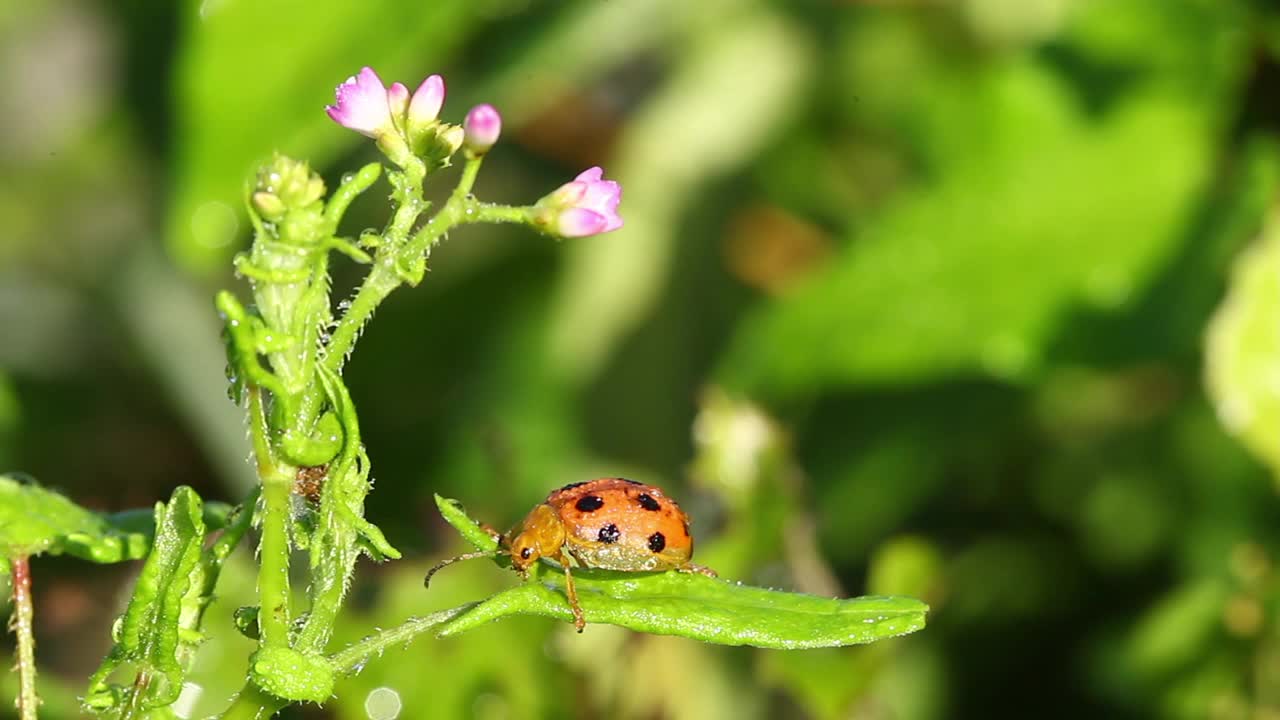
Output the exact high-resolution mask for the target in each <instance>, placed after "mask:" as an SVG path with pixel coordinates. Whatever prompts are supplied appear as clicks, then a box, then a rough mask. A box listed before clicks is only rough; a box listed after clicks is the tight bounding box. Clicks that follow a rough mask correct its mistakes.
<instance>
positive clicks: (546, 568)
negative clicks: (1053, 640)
mask: <svg viewBox="0 0 1280 720" xmlns="http://www.w3.org/2000/svg"><path fill="white" fill-rule="evenodd" d="M436 504H437V505H438V506H439V507H440V512H441V514H442V515H444V517H445V520H446V521H448V522H449V524H450V525H453V526H454V527H455V528H457V529H458V531H459V532H460V533H462V535H463V537H465V538H466V539H467V540H468V541H469V542H471V543H472V544H474V545H475V546H476V547H478V548H480V549H483V550H492V549H494V548H495V547H496V543H495V541H494V539H493V538H492V536H490V535H489V534H488V533H487V532H485V530H484V529H483V528H482V527H481V526H480V525H479V524H478V523H476V522H475V521H474V520H472V519H471V518H469V517H467V515H466V513H465V512H464V511H463V510H462V507H461V505H459V504H458V503H457V502H456V501H454V500H448V499H445V498H441V497H439V496H436ZM532 574H533V576H534V579H533V581H531V582H527V583H524V584H522V585H520V586H519V587H515V588H512V589H510V590H505V591H503V592H500V593H498V594H497V595H494V596H493V597H490V598H489V599H487V600H485V601H484V602H482V603H480V604H479V605H477V606H475V607H474V608H472V609H471V610H469V611H467V612H465V613H463V614H461V615H459V616H458V617H456V618H454V619H452V620H450V621H448V622H446V623H445V624H444V625H442V626H441V629H440V632H439V635H440V636H441V637H448V636H450V635H456V634H458V633H461V632H465V631H467V630H471V629H473V628H475V627H478V626H480V625H483V624H485V623H487V622H491V621H493V620H497V619H499V618H502V617H506V616H508V615H543V616H546V617H551V618H557V619H560V620H565V621H572V620H573V613H572V612H571V611H570V609H569V603H568V600H567V599H566V597H565V594H564V590H563V587H564V577H563V575H562V574H561V571H560V570H559V569H558V568H556V567H555V566H553V565H551V564H549V563H542V564H541V565H539V566H538V567H536V568H534V569H533V570H532ZM573 577H574V584H575V586H576V587H577V591H578V597H579V600H580V602H581V605H582V610H583V613H584V614H585V615H586V619H587V622H588V623H608V624H611V625H620V626H622V627H626V628H630V629H632V630H636V631H639V632H647V633H653V634H656V635H679V636H681V637H687V638H693V639H695V640H702V641H705V642H713V643H720V644H723V645H752V646H755V647H764V648H776V649H784V650H794V649H802V648H818V647H836V646H842V645H854V644H860V643H869V642H874V641H876V640H882V639H884V638H890V637H896V636H898V635H905V634H907V633H910V632H914V631H916V630H919V629H921V628H923V627H924V625H925V615H926V613H927V612H928V610H929V607H928V606H927V605H925V604H924V603H922V602H920V601H919V600H915V599H913V598H906V597H880V596H871V597H861V598H853V599H849V600H841V599H836V598H823V597H817V596H814V595H805V594H802V593H790V592H783V591H780V590H768V589H765V588H757V587H751V586H749V585H742V584H740V583H734V582H731V581H728V580H722V579H715V578H709V577H706V576H703V575H698V574H693V573H681V572H663V573H629V572H612V571H607V570H585V569H578V570H575V571H574V575H573Z"/></svg>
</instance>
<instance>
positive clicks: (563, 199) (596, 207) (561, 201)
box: [533, 167, 622, 238]
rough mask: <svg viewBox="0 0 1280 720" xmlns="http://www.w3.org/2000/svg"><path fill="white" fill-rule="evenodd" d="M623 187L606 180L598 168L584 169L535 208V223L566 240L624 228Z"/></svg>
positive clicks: (545, 230)
mask: <svg viewBox="0 0 1280 720" xmlns="http://www.w3.org/2000/svg"><path fill="white" fill-rule="evenodd" d="M621 201H622V186H621V185H619V184H618V183H617V182H615V181H613V180H605V179H604V171H603V170H601V169H600V168H598V167H593V168H590V169H589V170H584V171H583V172H582V173H580V174H579V175H578V177H576V178H574V179H573V181H572V182H568V183H565V184H564V185H561V186H560V187H558V188H556V189H555V190H554V191H552V192H551V193H550V194H548V195H547V196H546V197H544V198H542V199H541V200H539V201H538V203H537V205H535V206H534V213H533V223H534V225H536V226H538V227H539V228H541V229H542V230H543V232H547V233H550V234H552V235H558V236H560V237H563V238H572V237H586V236H588V235H596V234H598V233H602V232H609V231H610V230H617V229H618V228H620V227H622V217H621V216H619V215H618V203H620V202H621Z"/></svg>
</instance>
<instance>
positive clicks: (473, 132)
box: [462, 104, 502, 155]
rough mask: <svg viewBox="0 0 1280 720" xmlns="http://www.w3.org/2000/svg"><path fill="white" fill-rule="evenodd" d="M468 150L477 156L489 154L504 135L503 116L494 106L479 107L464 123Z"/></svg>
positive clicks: (472, 110) (475, 108)
mask: <svg viewBox="0 0 1280 720" xmlns="http://www.w3.org/2000/svg"><path fill="white" fill-rule="evenodd" d="M462 127H463V130H464V131H465V142H466V146H467V150H469V151H470V152H471V153H473V154H475V155H483V154H485V153H487V152H489V148H491V147H493V144H494V143H496V142H498V136H499V135H500V134H501V133H502V116H501V115H499V114H498V111H497V110H495V109H494V107H493V106H492V105H488V104H485V105H477V106H475V107H473V108H471V111H470V112H468V113H467V118H466V120H464V121H463V122H462Z"/></svg>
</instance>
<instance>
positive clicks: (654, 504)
mask: <svg viewBox="0 0 1280 720" xmlns="http://www.w3.org/2000/svg"><path fill="white" fill-rule="evenodd" d="M636 502H638V503H640V507H642V508H644V509H645V510H649V511H653V512H656V511H658V510H661V509H662V506H661V505H659V504H658V501H657V500H654V499H653V498H651V497H649V495H648V494H647V493H640V494H639V495H638V496H636Z"/></svg>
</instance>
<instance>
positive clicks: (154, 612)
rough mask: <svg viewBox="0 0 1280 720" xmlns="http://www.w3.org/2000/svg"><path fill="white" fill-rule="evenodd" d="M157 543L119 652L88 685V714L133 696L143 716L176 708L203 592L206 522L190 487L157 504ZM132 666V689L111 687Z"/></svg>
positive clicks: (117, 635)
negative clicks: (117, 675) (136, 673)
mask: <svg viewBox="0 0 1280 720" xmlns="http://www.w3.org/2000/svg"><path fill="white" fill-rule="evenodd" d="M155 526H156V528H157V530H156V538H155V543H154V545H153V548H152V552H151V554H150V555H148V556H147V561H146V563H145V564H144V565H143V567H142V573H141V574H140V575H139V576H138V581H137V584H136V585H135V586H134V590H133V596H132V597H131V598H130V600H129V607H128V609H127V610H126V611H125V614H124V616H123V617H122V618H121V619H120V620H119V622H118V624H117V626H116V627H115V628H114V630H113V632H112V635H113V637H114V640H115V646H114V647H113V648H112V650H111V653H110V655H108V656H107V659H106V660H104V661H103V663H102V665H101V666H100V667H99V668H98V671H97V672H95V673H94V675H93V677H92V678H91V680H90V684H89V691H88V692H87V693H86V698H85V703H86V706H87V707H90V708H106V707H111V706H113V705H117V704H119V703H120V702H122V701H124V700H125V698H127V697H130V695H131V694H132V693H144V694H145V696H144V697H142V698H137V699H134V700H132V702H133V703H134V704H135V705H137V706H139V707H144V708H156V707H162V706H165V705H168V704H170V703H172V702H173V701H174V700H175V699H177V697H178V693H179V692H180V691H181V690H182V678H183V673H184V667H183V663H184V660H185V659H186V654H187V651H188V650H189V649H190V648H191V647H194V645H195V642H196V641H198V636H197V634H196V630H197V628H196V627H195V625H194V623H196V622H198V619H199V613H200V609H201V605H200V600H201V597H200V596H201V595H202V593H203V591H204V590H205V588H206V586H205V570H206V568H205V566H204V565H202V564H201V562H200V559H201V549H202V546H203V543H204V532H205V525H204V517H203V508H202V503H201V501H200V496H198V495H196V493H195V491H194V490H192V489H191V488H189V487H186V486H181V487H179V488H177V489H176V490H174V491H173V495H172V497H171V498H170V500H169V503H168V505H165V504H164V503H157V504H156V510H155ZM126 662H129V663H134V664H136V665H137V667H138V671H139V678H142V677H146V678H147V681H146V682H135V683H133V684H132V685H131V686H130V687H128V688H124V687H118V686H116V687H113V686H111V685H109V684H108V683H107V679H108V677H109V676H110V675H111V673H112V672H114V671H115V669H116V668H118V667H120V666H121V665H122V664H123V663H126Z"/></svg>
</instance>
